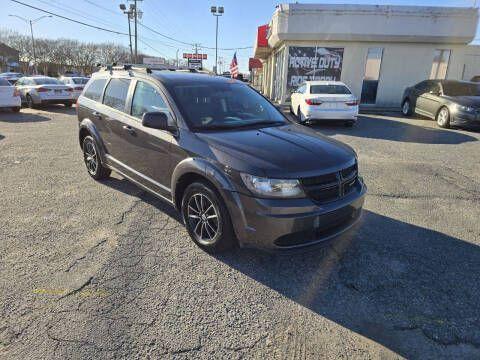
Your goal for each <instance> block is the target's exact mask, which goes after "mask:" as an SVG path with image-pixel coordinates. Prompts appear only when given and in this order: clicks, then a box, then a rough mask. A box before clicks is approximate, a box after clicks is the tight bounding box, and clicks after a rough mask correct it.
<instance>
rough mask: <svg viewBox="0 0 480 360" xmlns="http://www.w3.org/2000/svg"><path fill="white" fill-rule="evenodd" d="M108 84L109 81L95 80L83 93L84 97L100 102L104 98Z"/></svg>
mask: <svg viewBox="0 0 480 360" xmlns="http://www.w3.org/2000/svg"><path fill="white" fill-rule="evenodd" d="M106 82H107V79H96V80H93V81H92V82H91V83H90V85H88V87H87V89H86V90H85V92H84V93H83V96H85V97H87V98H89V99H92V100H95V101H100V100H101V98H102V93H103V88H104V87H105V83H106Z"/></svg>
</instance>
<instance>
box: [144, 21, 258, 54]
mask: <svg viewBox="0 0 480 360" xmlns="http://www.w3.org/2000/svg"><path fill="white" fill-rule="evenodd" d="M138 25H140V26H142V27H144V28H145V29H147V30H150V31H151V32H153V33H155V34H157V35H160V36H162V37H164V38H166V39H169V40H172V41H175V42H178V43H180V44H184V45H189V46H195V43H189V42H186V41H182V40H178V39H175V38H173V37H171V36H168V35H165V34H162V33H161V32H158V31H157V30H155V29H152V28H151V27H149V26H147V25H145V24H143V23H141V22H138ZM198 47H199V48H201V49H209V50H215V48H214V47H210V46H201V45H198ZM252 48H253V46H243V47H235V48H218V50H229V51H230V50H245V49H252Z"/></svg>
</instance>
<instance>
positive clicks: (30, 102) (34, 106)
mask: <svg viewBox="0 0 480 360" xmlns="http://www.w3.org/2000/svg"><path fill="white" fill-rule="evenodd" d="M27 107H29V108H30V109H35V108H36V107H37V106H36V105H35V103H34V102H33V99H32V97H31V96H30V95H27Z"/></svg>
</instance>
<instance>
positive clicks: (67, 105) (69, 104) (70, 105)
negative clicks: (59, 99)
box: [64, 102, 73, 108]
mask: <svg viewBox="0 0 480 360" xmlns="http://www.w3.org/2000/svg"><path fill="white" fill-rule="evenodd" d="M64 105H65V107H66V108H71V107H72V106H73V103H71V102H68V103H65V104H64Z"/></svg>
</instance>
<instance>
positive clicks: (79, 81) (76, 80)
mask: <svg viewBox="0 0 480 360" xmlns="http://www.w3.org/2000/svg"><path fill="white" fill-rule="evenodd" d="M72 80H73V82H74V83H75V84H77V85H85V84H86V83H87V82H88V79H87V78H72Z"/></svg>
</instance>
